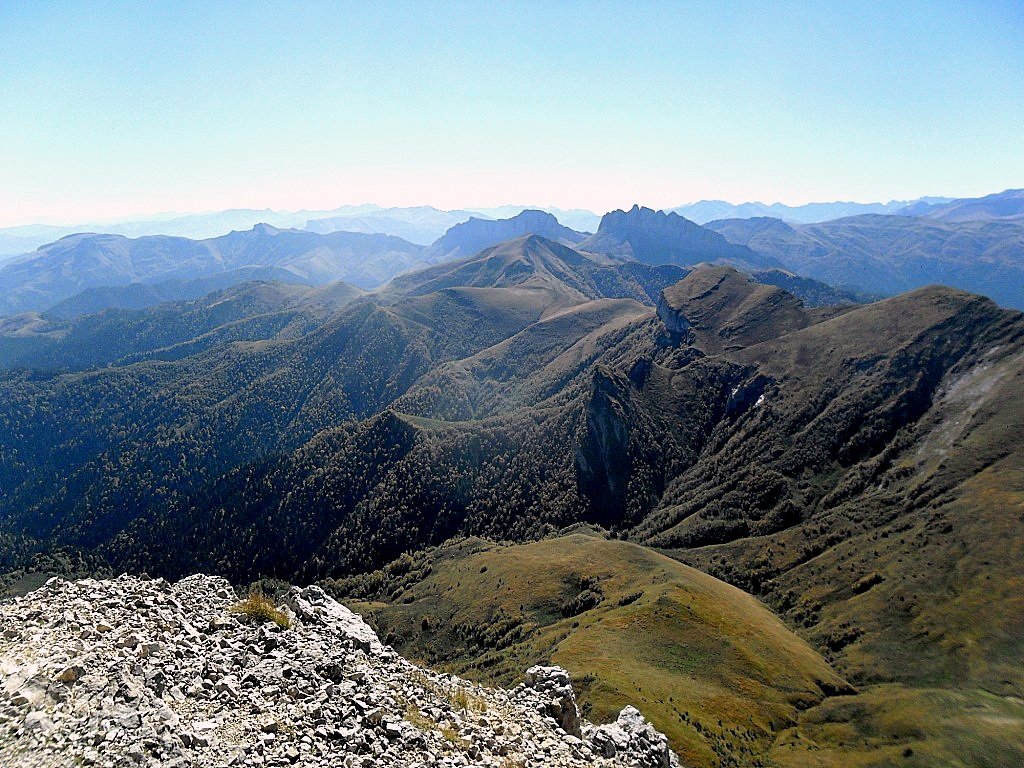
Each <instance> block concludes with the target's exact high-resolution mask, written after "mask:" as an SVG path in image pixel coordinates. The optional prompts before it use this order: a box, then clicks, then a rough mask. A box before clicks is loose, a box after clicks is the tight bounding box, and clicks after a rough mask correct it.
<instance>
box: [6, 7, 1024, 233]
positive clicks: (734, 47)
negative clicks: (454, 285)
mask: <svg viewBox="0 0 1024 768" xmlns="http://www.w3.org/2000/svg"><path fill="white" fill-rule="evenodd" d="M624 15H628V17H629V21H628V23H624V21H623V17H624ZM3 21H4V23H3V24H2V25H0V94H3V103H4V110H3V112H2V113H0V226H15V225H19V224H26V223H41V222H51V221H53V222H71V223H79V222H90V221H102V220H111V219H120V220H123V219H126V218H129V217H140V216H142V217H149V216H153V215H158V214H156V213H137V212H139V211H143V212H145V211H152V212H168V211H181V212H184V213H189V212H199V211H219V210H224V209H232V208H255V209H262V208H271V209H274V210H297V209H312V210H324V209H331V208H333V207H337V206H338V205H341V204H343V203H344V201H357V200H358V201H363V200H372V201H374V203H375V204H378V205H381V206H384V207H392V206H397V207H406V206H413V205H433V206H435V207H438V208H441V209H445V210H452V209H460V208H465V207H477V208H480V207H487V208H490V207H498V206H501V205H507V204H508V202H507V201H509V200H521V201H527V202H526V204H529V205H546V206H554V207H560V208H576V207H578V208H583V209H587V210H592V211H594V212H597V213H600V212H603V211H607V210H612V209H614V208H617V207H622V206H624V205H626V206H628V205H631V204H632V203H633V202H641V203H642V204H644V205H647V206H650V207H652V208H669V207H675V206H679V205H683V204H685V203H686V202H687V201H697V200H702V199H720V200H727V201H730V202H734V203H740V202H749V201H783V202H784V203H786V204H789V205H800V204H804V203H808V202H822V201H836V200H839V201H858V202H887V201H888V200H891V199H896V200H910V199H916V198H919V197H922V196H928V195H945V196H952V197H974V196H981V195H985V194H989V193H992V192H997V191H1000V190H1003V189H1006V188H1010V187H1015V186H1022V185H1024V146H1022V139H1024V136H1022V131H1021V130H1020V126H1021V125H1022V124H1024V99H1021V98H1020V83H1021V82H1024V57H1021V56H1020V51H1021V50H1024V14H1021V13H1020V6H1019V3H1017V2H1009V1H1006V2H985V3H978V4H972V5H971V6H970V7H965V6H962V5H961V4H956V3H904V4H900V5H899V6H891V5H890V4H885V3H874V2H872V3H865V4H858V5H855V6H842V7H839V6H834V5H832V4H828V3H817V2H803V3H796V4H793V5H789V6H785V7H772V8H765V7H762V6H760V5H757V4H752V3H732V4H728V5H725V6H721V5H719V4H715V3H688V4H685V5H680V4H675V3H657V2H653V3H648V4H645V5H643V6H641V7H636V6H624V5H621V4H615V3H597V4H592V3H586V4H584V3H573V2H567V3H561V4H541V3H536V2H512V3H504V4H501V5H499V6H498V7H492V6H491V5H490V4H483V3H461V4H457V5H455V6H448V5H444V4H431V3H398V4H395V5H390V6H387V7H383V6H382V7H374V8H357V7H353V6H337V5H328V4H320V3H309V2H306V3H294V4H289V5H288V6H274V5H269V4H257V5H255V6H253V7H252V8H247V9H245V11H244V12H243V11H242V10H241V9H240V7H239V6H231V5H222V6H212V7H207V6H205V5H199V4H193V3H168V4H161V5H159V6H151V5H146V6H123V5H118V4H114V3H104V2H98V3H90V4H89V5H88V6H82V7H78V6H61V5H47V6H42V5H34V4H33V5H26V6H21V7H18V6H8V7H6V8H5V9H4V20H3ZM866 52H869V55H866Z"/></svg>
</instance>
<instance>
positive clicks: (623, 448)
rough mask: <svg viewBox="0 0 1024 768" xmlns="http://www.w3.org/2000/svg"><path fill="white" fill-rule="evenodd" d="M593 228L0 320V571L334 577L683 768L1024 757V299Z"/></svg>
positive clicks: (409, 630) (421, 637)
mask: <svg viewBox="0 0 1024 768" xmlns="http://www.w3.org/2000/svg"><path fill="white" fill-rule="evenodd" d="M633 213H634V216H636V215H637V214H639V215H641V216H642V217H643V218H648V217H650V216H651V214H648V213H643V212H642V211H639V210H637V211H636V212H633ZM629 214H630V212H624V214H623V216H625V217H626V221H627V222H628V220H629V218H628V217H629ZM619 219H620V217H618V216H616V217H612V218H611V219H610V220H609V222H608V227H605V230H606V231H605V232H604V233H603V234H602V233H601V231H600V229H601V228H599V232H598V233H597V234H596V235H595V237H598V236H600V237H598V242H607V238H610V237H611V236H612V234H613V233H617V237H616V238H615V242H617V243H618V245H616V246H615V247H614V248H612V249H611V250H613V251H615V250H616V249H618V248H620V247H622V243H629V248H630V250H631V252H632V253H633V254H634V255H638V254H639V255H640V256H642V255H643V253H644V247H643V241H642V240H637V241H631V240H629V237H628V235H629V234H630V232H631V230H630V228H629V227H622V228H620V227H619V226H617V224H618V223H621V222H619ZM658 220H659V221H662V222H670V221H674V219H671V218H669V216H668V215H667V214H666V215H664V217H663V218H662V217H658ZM613 225H615V226H613ZM694 226H695V225H694ZM307 234H311V233H307ZM697 235H699V236H701V237H704V235H703V234H702V233H701V232H700V231H697ZM714 242H717V241H714ZM586 243H587V240H582V241H580V242H579V243H578V244H577V246H576V247H575V248H573V247H569V246H567V245H565V244H562V243H558V242H555V241H553V240H549V239H546V238H543V237H540V236H537V235H532V234H527V235H523V236H521V237H518V238H516V239H514V240H511V241H508V242H503V243H499V244H496V245H493V246H491V247H490V248H487V249H484V250H483V251H482V252H480V253H477V254H473V255H471V256H468V257H465V258H461V259H456V260H455V261H450V262H443V263H440V264H436V265H430V266H428V267H426V268H424V269H420V270H416V271H412V272H410V273H407V274H404V275H401V276H400V277H398V278H396V279H395V280H393V281H392V282H391V283H390V284H388V285H385V286H383V287H381V288H380V289H378V290H376V291H374V292H372V293H369V294H366V293H362V292H360V291H358V290H356V289H353V288H346V287H345V286H343V285H333V286H331V287H330V288H329V289H323V288H316V287H304V286H295V285H291V286H286V285H280V284H274V283H248V284H245V285H242V286H236V287H232V288H228V289H225V290H224V291H221V292H219V293H215V294H212V295H210V296H208V297H205V298H203V299H200V300H197V301H191V302H181V303H172V304H164V305H161V306H159V307H154V308H150V309H145V310H118V311H107V312H102V313H99V314H95V315H88V316H85V317H81V318H78V319H75V320H70V321H69V320H48V319H46V318H40V317H35V318H33V317H31V316H24V315H23V316H21V317H19V318H10V319H8V320H7V321H5V323H6V324H7V325H8V326H13V327H12V328H8V329H7V331H5V335H4V341H5V346H4V347H0V349H4V350H5V355H7V357H6V359H5V362H4V363H3V364H4V367H5V369H4V370H3V371H2V372H0V484H2V486H3V487H4V489H5V493H4V494H3V497H2V498H0V521H2V525H0V543H2V544H3V547H2V549H0V552H2V558H3V564H4V566H5V570H11V569H19V568H20V569H25V568H33V567H34V568H46V567H53V566H52V564H53V563H57V562H71V563H79V564H83V563H91V564H92V565H90V566H88V567H90V568H92V569H99V570H102V569H103V568H110V569H113V570H117V571H120V570H132V571H142V570H145V571H147V572H149V573H152V574H160V575H166V576H168V577H175V576H179V575H183V574H187V573H192V572H195V571H203V572H216V573H221V574H224V575H227V576H229V577H230V578H232V579H233V580H235V581H246V580H251V579H255V578H260V577H268V576H273V577H277V578H281V579H288V580H292V581H298V582H308V581H311V580H323V583H324V584H325V585H327V586H329V587H330V588H331V589H332V590H334V591H335V593H336V594H339V595H343V596H348V598H349V599H356V600H363V601H365V607H366V612H367V615H369V616H371V618H372V620H373V621H374V623H375V625H376V627H377V629H378V631H380V632H381V635H382V637H386V638H388V637H389V638H390V641H393V642H394V643H396V644H398V645H400V646H401V647H402V648H403V649H404V650H405V651H406V652H407V653H410V654H412V655H414V656H417V657H426V658H433V659H435V660H436V661H437V662H438V663H445V664H453V665H456V666H457V667H458V668H459V669H460V671H462V672H463V673H464V674H467V675H470V676H477V677H479V678H481V679H488V680H491V681H496V682H503V683H505V682H508V678H507V675H508V674H510V670H512V669H518V666H517V663H518V660H521V659H523V658H526V657H528V656H529V657H531V658H534V659H537V658H547V659H551V658H556V659H558V660H559V661H561V662H562V663H564V665H565V666H566V667H567V668H569V669H570V671H571V672H572V673H573V675H574V677H575V678H578V679H582V680H584V681H585V682H584V686H583V691H582V693H581V699H582V700H583V701H584V704H585V705H588V706H590V707H591V708H592V710H594V711H596V712H598V713H600V712H606V711H608V710H609V708H611V707H613V706H614V705H615V703H616V702H618V701H621V700H623V699H624V698H625V699H627V700H632V701H636V702H637V703H639V704H641V705H642V706H643V708H644V711H645V713H649V717H650V718H651V720H652V721H653V722H654V723H655V725H656V726H657V727H658V728H659V729H660V730H663V731H664V732H665V733H667V734H668V735H669V737H670V739H672V743H673V745H674V746H675V747H676V748H677V749H678V750H679V751H680V754H681V755H682V756H683V757H684V761H687V760H688V761H689V764H692V765H709V766H710V765H719V764H732V763H728V762H727V763H722V762H721V760H723V759H725V758H723V757H722V756H723V755H730V756H732V757H730V759H731V760H733V761H734V762H735V763H743V762H745V763H746V764H756V763H757V762H758V761H760V762H766V761H769V762H776V763H778V764H782V765H806V764H808V763H809V761H811V760H813V761H815V762H817V764H820V765H833V764H834V765H842V764H849V763H850V761H853V762H855V763H859V764H864V765H885V764H891V761H893V760H895V759H897V758H899V759H900V760H904V761H909V762H907V764H911V765H913V764H918V765H935V764H956V763H957V761H959V762H960V763H963V764H971V765H984V764H993V765H994V764H1000V763H1002V764H1012V763H1013V762H1014V761H1015V760H1017V759H1019V758H1020V757H1021V755H1022V754H1024V748H1022V746H1021V743H1020V739H1019V733H1020V730H1019V725H1020V723H1021V722H1024V712H1022V710H1021V707H1020V704H1019V703H1017V702H1019V700H1020V697H1021V696H1022V695H1024V676H1022V675H1021V669H1022V668H1024V665H1021V663H1020V662H1021V659H1022V657H1024V647H1022V646H1021V637H1022V635H1021V633H1020V632H1019V631H1017V630H1018V629H1019V627H1020V626H1021V625H1022V622H1024V612H1022V611H1024V606H1022V605H1021V603H1020V600H1019V598H1018V596H1019V594H1020V589H1021V584H1020V583H1019V582H1020V579H1019V577H1018V576H1017V573H1016V567H1015V565H1016V563H1018V562H1019V561H1020V558H1021V557H1022V556H1024V549H1022V542H1024V530H1022V528H1021V526H1022V525H1024V516H1022V514H1024V452H1022V450H1021V446H1020V445H1019V440H1018V439H1017V436H1019V434H1020V433H1021V430H1022V429H1024V423H1022V419H1024V409H1022V408H1021V404H1022V403H1024V392H1022V391H1021V387H1022V383H1021V382H1022V378H1021V371H1022V370H1024V316H1022V315H1021V314H1020V313H1019V312H1016V311H1012V310H1006V309H1001V308H999V307H998V306H997V305H996V304H994V303H993V302H992V301H990V300H988V299H986V298H983V297H980V296H976V295H972V294H969V293H966V292H963V291H959V290H955V289H950V288H941V287H928V288H922V289H918V290H915V291H913V292H910V293H906V294H904V295H901V296H898V297H895V298H891V299H886V300H883V301H877V302H875V303H872V304H867V305H852V304H841V305H832V306H820V307H811V306H808V305H807V304H805V303H804V302H802V301H801V300H800V299H799V297H797V296H794V295H793V294H790V293H788V292H787V291H786V290H784V289H782V288H780V287H779V286H777V285H769V284H765V283H762V282H757V281H755V280H753V279H752V278H751V277H749V276H748V275H745V274H743V273H741V272H739V271H737V270H736V269H734V268H733V267H731V266H728V265H700V266H696V267H682V266H678V265H653V264H646V263H644V262H643V261H637V260H625V259H623V258H622V257H621V254H618V253H613V254H611V255H609V254H607V253H599V252H596V249H595V251H589V252H586V251H584V250H583V248H584V245H585V244H586ZM591 247H593V245H591ZM745 252H746V251H744V253H745ZM581 524H582V525H585V526H589V527H590V528H588V530H589V531H591V532H590V533H587V534H585V535H582V536H581V534H580V533H579V530H578V529H570V530H566V528H567V527H568V526H574V525H577V526H578V525H581ZM574 531H575V532H574ZM460 537H477V539H473V538H468V539H465V541H466V542H468V544H467V545H466V546H464V547H462V548H461V549H460V548H459V547H457V546H455V545H454V544H451V543H448V544H446V542H451V540H452V539H453V538H454V539H455V540H456V542H457V541H458V540H459V538H460ZM624 539H628V541H629V543H628V544H627V543H626V542H625V541H623V540H624ZM530 542H539V543H533V544H531V543H530ZM435 548H436V549H435ZM39 551H42V552H44V553H45V554H46V557H48V558H50V559H49V560H45V559H44V560H42V561H40V560H38V559H36V560H33V557H34V556H35V555H34V553H37V552H39ZM33 563H35V565H33ZM46 563H51V565H50V566H48V565H46ZM613 563H614V565H612V564H613ZM682 566H690V567H691V568H694V569H696V571H695V570H691V569H687V568H684V567H682ZM75 567H78V566H75ZM604 567H607V568H610V569H611V571H612V572H614V576H613V575H611V573H606V572H605V571H604V570H603V568H604ZM374 568H377V569H379V570H377V571H372V570H371V569H374ZM368 571H371V572H368ZM697 571H700V572H701V573H700V574H697ZM723 582H726V583H728V584H730V585H732V586H731V587H730V586H726V584H725V583H723ZM730 590H735V591H730ZM741 590H742V591H745V592H747V593H748V595H743V592H742V591H741ZM750 595H753V596H755V597H756V598H757V599H754V597H750ZM759 601H760V602H759ZM765 606H767V608H769V609H771V610H772V611H774V612H775V613H776V614H777V618H775V617H771V616H770V615H766V613H764V612H763V611H764V607H765ZM705 626H706V627H711V628H713V629H712V630H707V629H702V627H705ZM769 626H770V627H771V629H770V630H769ZM752 627H760V628H761V629H758V630H757V631H756V632H755V631H754V630H752V629H751V628H752ZM752 637H757V638H760V639H758V640H756V650H755V649H754V646H751V643H752V642H755V641H754V640H752V639H751V638H752ZM608 649H613V650H608ZM603 654H609V655H603ZM612 659H614V663H613V662H612ZM736 690H739V691H742V692H746V693H745V694H743V695H740V696H739V697H738V698H737V697H736V696H735V695H734V694H733V693H730V692H731V691H736ZM684 692H685V693H684ZM951 713H952V714H951Z"/></svg>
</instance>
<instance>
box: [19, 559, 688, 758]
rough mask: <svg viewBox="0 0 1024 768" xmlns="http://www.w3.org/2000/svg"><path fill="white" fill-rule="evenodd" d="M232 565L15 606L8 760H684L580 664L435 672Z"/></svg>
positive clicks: (46, 590) (80, 585) (323, 608)
mask: <svg viewBox="0 0 1024 768" xmlns="http://www.w3.org/2000/svg"><path fill="white" fill-rule="evenodd" d="M237 603H238V598H237V596H236V595H235V593H234V591H233V590H232V589H231V587H230V586H229V584H228V583H227V582H226V581H224V580H222V579H218V578H214V577H208V576H192V577H190V578H187V579H184V580H182V581H179V582H177V583H175V584H170V583H167V582H165V581H162V580H155V581H150V580H146V579H139V578H132V577H127V576H122V577H121V578H119V579H116V580H110V581H93V580H85V581H78V582H62V581H59V580H56V579H54V580H51V581H50V582H47V584H46V585H45V586H44V587H42V588H41V589H39V590H37V591H36V592H33V593H31V594H29V595H27V596H25V597H22V598H16V599H13V600H9V601H5V602H3V603H0V670H2V672H3V683H2V688H0V764H3V765H12V766H13V765H17V766H47V767H49V766H78V765H99V766H106V767H109V768H120V767H121V766H154V767H155V766H172V767H173V766H179V767H182V768H183V767H184V766H290V765H296V766H310V767H313V766H345V768H351V767H352V766H360V768H369V767H370V766H396V767H397V766H424V767H425V766H468V765H479V766H590V765H596V766H608V767H609V768H610V767H611V766H636V767H637V768H646V767H648V766H649V767H650V768H655V767H657V768H661V767H662V766H664V767H666V768H667V767H669V766H674V765H677V763H676V758H675V756H674V755H673V754H672V753H671V752H670V750H669V748H668V745H667V741H666V739H665V737H664V736H663V735H661V734H660V733H658V732H657V731H656V730H654V728H653V727H652V726H651V725H650V724H648V723H647V722H646V721H645V720H644V719H643V717H642V716H641V715H640V713H639V712H638V711H637V710H635V709H634V708H632V707H627V708H625V709H624V710H623V711H622V713H621V714H620V715H619V718H618V720H617V721H616V722H615V723H611V724H607V725H600V726H595V725H593V724H591V723H588V722H586V721H585V720H583V719H582V718H581V717H580V715H579V712H578V710H577V708H576V701H575V696H574V695H573V691H572V687H571V685H570V683H569V676H568V674H567V673H566V672H565V671H564V670H562V669H559V668H557V667H533V668H531V669H530V670H529V671H528V673H527V675H526V678H525V682H523V683H521V684H519V685H518V686H517V687H515V688H513V689H511V690H493V689H485V688H480V687H478V686H475V685H473V684H472V683H469V682H467V681H464V680H460V679H459V678H456V677H454V676H452V675H444V674H437V673H434V672H431V671H428V670H425V669H421V668H419V667H417V666H415V665H414V664H412V663H410V662H408V661H406V660H405V659H403V658H401V657H400V656H398V654H397V653H395V651H394V650H392V649H391V648H389V647H387V646H384V645H382V644H381V642H380V641H379V640H378V638H377V636H376V634H375V633H374V632H373V630H372V629H371V628H370V627H369V626H368V625H366V624H365V623H364V622H363V620H362V619H361V618H360V617H359V616H357V615H356V614H354V613H352V612H351V611H349V610H348V609H347V608H345V607H344V606H342V605H340V604H339V603H337V602H335V601H334V600H332V599H331V598H330V597H328V596H327V595H326V594H325V593H324V592H323V591H322V590H320V589H319V588H317V587H308V588H306V589H298V588H294V589H292V590H291V591H290V592H289V593H288V594H287V595H286V597H285V599H284V604H283V605H282V606H280V611H281V613H282V614H283V616H281V617H279V618H281V619H282V621H283V619H285V618H287V620H288V623H289V626H288V627H287V628H282V627H280V626H278V625H277V624H275V623H272V622H266V623H264V622H261V621H259V620H258V619H254V618H250V617H247V616H246V615H244V614H239V613H237V612H236V610H234V608H235V606H236V605H237Z"/></svg>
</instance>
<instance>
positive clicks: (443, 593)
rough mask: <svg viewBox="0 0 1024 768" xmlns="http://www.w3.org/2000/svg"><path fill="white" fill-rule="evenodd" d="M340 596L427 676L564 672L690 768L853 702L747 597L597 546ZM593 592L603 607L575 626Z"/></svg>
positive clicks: (667, 563)
mask: <svg viewBox="0 0 1024 768" xmlns="http://www.w3.org/2000/svg"><path fill="white" fill-rule="evenodd" d="M336 586H337V587H338V588H340V590H341V591H342V592H349V593H352V594H356V593H359V592H360V590H364V591H374V592H376V594H375V595H374V596H373V597H376V598H377V599H371V600H367V601H366V602H362V603H357V604H356V605H355V606H354V607H357V608H358V609H360V610H363V611H364V612H366V613H367V615H368V617H369V618H370V619H371V621H373V622H374V623H375V624H376V625H377V627H378V629H379V630H380V632H381V634H382V636H383V637H385V639H386V640H387V641H388V642H390V643H393V644H395V645H396V647H397V648H398V649H399V650H400V651H401V652H403V653H405V654H408V655H410V656H412V657H414V658H419V659H422V660H424V661H426V662H428V663H431V664H436V665H442V666H446V667H449V668H451V669H453V670H458V671H459V672H462V673H465V674H468V675H470V676H474V677H476V678H478V679H481V680H486V681H489V682H494V683H501V684H511V683H513V682H515V681H516V680H517V679H519V676H520V675H521V674H522V672H523V670H524V669H526V667H528V666H529V665H530V664H533V663H536V662H538V661H550V662H552V663H556V664H561V665H563V666H565V667H566V668H567V669H569V671H570V672H571V673H572V674H573V677H574V679H575V684H576V687H577V689H578V692H579V693H580V698H581V702H582V703H583V705H584V707H585V708H586V710H587V711H588V712H589V713H590V716H591V717H592V718H594V719H596V720H607V719H609V718H612V717H614V715H615V714H616V713H617V712H618V710H619V709H621V708H622V707H623V706H624V705H626V704H628V703H633V704H635V705H637V706H638V707H640V708H641V709H642V710H643V711H644V713H645V714H646V715H647V716H648V717H650V718H651V719H652V720H653V722H654V723H655V724H656V725H657V726H658V728H660V729H662V730H664V731H665V732H666V733H667V734H668V735H669V737H670V738H671V739H672V742H673V744H674V745H675V746H676V748H677V749H678V750H679V751H680V753H681V755H682V756H683V758H684V762H687V764H694V765H717V764H719V763H718V761H719V760H720V759H721V757H722V756H723V755H725V754H735V755H736V756H737V757H741V756H742V755H744V754H748V755H752V754H754V753H756V752H760V751H762V750H763V749H764V748H766V746H767V744H768V743H770V741H771V739H772V738H773V734H774V732H775V731H776V730H781V729H783V728H785V727H786V726H787V725H789V724H792V723H794V722H795V719H796V717H797V713H798V710H799V709H801V708H806V707H808V706H810V705H812V704H814V703H815V702H817V701H820V700H821V699H822V698H823V696H824V693H823V689H824V690H825V691H829V692H835V691H838V690H844V689H846V684H845V683H844V681H843V680H842V679H841V678H840V677H839V676H838V675H836V674H835V673H834V672H833V671H832V670H831V669H830V668H829V666H828V665H827V664H826V663H825V662H824V660H823V659H822V658H821V657H820V656H819V655H818V654H817V653H815V652H814V651H813V650H812V649H811V648H810V646H808V645H807V643H806V642H804V641H803V640H801V639H799V638H798V637H796V635H794V634H793V633H792V632H790V631H789V630H788V629H786V627H785V626H784V625H783V624H782V622H781V621H779V619H778V618H776V617H775V616H774V615H772V614H771V613H770V612H769V611H768V610H766V609H765V608H764V606H763V605H761V604H760V603H759V602H758V601H757V600H756V599H754V598H753V597H751V596H750V595H747V594H745V593H743V592H742V591H740V590H738V589H735V588H734V587H730V586H729V585H727V584H724V583H722V582H720V581H718V580H716V579H713V578H711V577H709V576H707V575H706V574H703V573H700V572H699V571H695V570H693V569H692V568H688V567H687V566H684V565H681V564H679V563H677V562H675V561H673V560H671V559H670V558H667V557H664V556H662V555H659V554H657V553H655V552H653V551H651V550H649V549H646V548H644V547H640V546H638V545H635V544H632V543H628V542H624V541H617V540H607V539H605V538H603V537H601V536H598V535H594V534H588V533H576V534H573V535H569V536H564V537H559V538H554V539H548V540H544V541H539V542H535V543H531V544H523V545H516V546H501V545H496V544H490V543H487V542H484V541H482V540H479V539H470V540H466V541H463V542H461V543H458V544H453V545H449V546H445V547H442V548H440V549H437V550H434V551H433V552H431V553H430V554H429V555H428V556H426V558H425V559H418V560H417V561H416V562H407V563H406V564H405V566H402V567H396V568H395V569H394V570H393V571H392V573H390V574H388V575H385V574H383V573H381V574H378V575H377V576H376V577H374V576H371V577H368V578H367V579H365V580H359V579H355V580H351V581H343V582H339V583H338V584H337V585H336ZM584 591H589V592H590V593H592V594H597V595H598V596H599V602H598V604H597V605H596V606H594V607H591V608H589V609H586V610H583V611H582V612H581V613H578V614H575V615H574V610H575V608H577V607H579V603H578V602H574V598H576V597H577V596H578V595H579V594H581V593H582V592H584ZM368 596H369V595H368ZM380 598H387V602H384V601H383V600H381V599H380ZM567 614H568V615H567ZM716 752H717V753H718V756H716Z"/></svg>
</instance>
